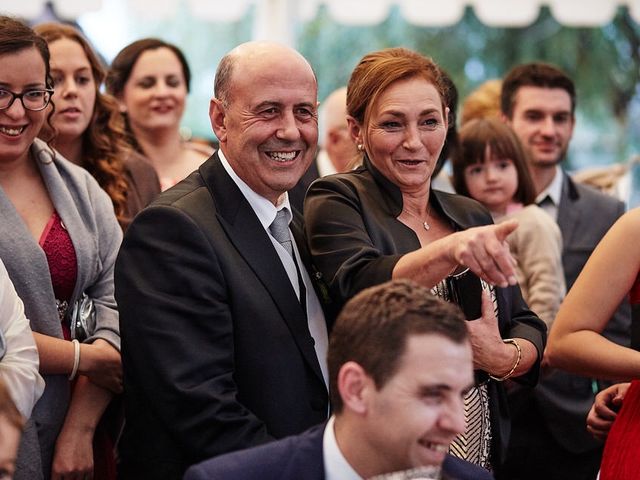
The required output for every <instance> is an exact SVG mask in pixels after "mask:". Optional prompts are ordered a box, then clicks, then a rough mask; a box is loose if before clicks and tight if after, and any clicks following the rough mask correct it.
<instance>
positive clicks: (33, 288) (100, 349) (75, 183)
mask: <svg viewBox="0 0 640 480" xmlns="http://www.w3.org/2000/svg"><path fill="white" fill-rule="evenodd" d="M51 85H52V80H51V76H50V71H49V50H48V48H47V44H46V42H45V41H44V40H43V39H42V38H41V37H39V36H37V35H36V34H35V33H34V32H33V30H31V29H30V28H29V27H27V26H26V25H24V24H22V23H21V22H19V21H17V20H15V19H12V18H10V17H5V16H0V223H1V224H2V228H3V230H2V235H0V259H2V261H3V262H4V264H5V266H6V268H7V271H8V272H9V276H10V277H11V280H12V282H13V283H14V286H15V288H16V291H17V292H18V295H19V296H20V297H21V299H22V301H23V302H24V307H25V314H26V316H27V318H28V319H29V321H30V323H31V328H32V330H33V331H34V338H35V340H36V344H37V347H38V353H39V360H40V373H41V374H42V376H43V377H44V379H45V382H46V387H45V390H44V393H43V395H42V397H41V398H40V400H39V401H38V403H37V404H36V406H35V408H34V410H33V413H32V416H31V418H30V419H29V421H28V422H27V425H26V427H25V431H24V434H23V437H22V440H21V445H20V452H19V455H18V461H17V468H16V474H15V478H16V479H29V480H34V479H49V478H52V479H54V480H57V479H62V478H64V479H65V480H68V479H82V478H97V475H94V461H93V446H92V442H93V440H94V432H95V428H96V425H97V423H98V421H99V420H100V418H101V416H102V414H103V412H104V410H105V408H106V407H107V405H108V404H109V401H110V400H111V398H112V396H113V394H114V393H118V392H120V391H121V389H122V368H121V362H120V353H119V348H120V334H119V327H118V312H117V310H116V304H115V301H114V297H113V266H114V262H115V258H116V254H117V251H118V247H119V245H120V241H121V239H122V230H121V229H120V226H119V225H118V222H117V220H116V217H115V214H114V209H113V204H112V202H111V200H110V198H109V197H108V196H107V194H106V193H105V192H104V191H103V190H102V189H101V188H100V187H99V185H98V183H97V182H96V181H95V180H94V178H93V177H92V176H91V175H90V174H89V173H88V172H87V171H86V170H84V169H82V168H80V167H78V166H76V165H74V164H72V163H71V162H69V161H67V160H65V159H64V158H62V157H61V156H60V155H59V154H54V152H53V150H52V149H51V148H50V147H49V146H48V145H47V144H46V143H45V141H42V140H40V139H38V138H37V135H38V133H39V132H40V131H41V130H42V128H43V126H44V125H45V123H49V117H50V116H51V113H50V110H48V109H47V106H48V105H49V103H50V102H51V100H52V95H53V90H52V89H51ZM51 103H53V102H51ZM53 110H54V111H55V108H53ZM49 126H50V125H49ZM78 307H84V309H80V308H78ZM71 317H73V319H74V321H73V323H72V322H71ZM96 473H97V472H96Z"/></svg>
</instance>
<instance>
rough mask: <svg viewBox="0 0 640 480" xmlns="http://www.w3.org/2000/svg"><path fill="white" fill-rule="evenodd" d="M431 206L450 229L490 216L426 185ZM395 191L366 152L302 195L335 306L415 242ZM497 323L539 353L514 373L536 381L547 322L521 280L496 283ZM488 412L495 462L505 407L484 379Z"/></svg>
mask: <svg viewBox="0 0 640 480" xmlns="http://www.w3.org/2000/svg"><path fill="white" fill-rule="evenodd" d="M430 202H431V208H432V209H433V211H436V210H437V211H438V212H439V213H440V214H441V215H442V216H443V217H444V218H447V219H449V220H450V222H451V225H452V227H453V229H454V230H464V229H466V228H470V227H474V226H478V225H486V224H490V223H493V220H492V219H491V215H490V214H489V212H488V211H487V210H486V209H485V208H484V207H483V206H482V205H480V204H479V203H478V202H476V201H475V200H472V199H470V198H467V197H463V196H460V195H453V194H449V193H444V192H439V191H437V190H432V195H431V199H430ZM401 211H402V194H401V192H400V190H399V189H398V187H396V186H395V185H394V184H393V183H391V182H390V181H389V180H387V179H386V178H385V177H384V176H383V175H382V174H381V173H380V172H379V171H378V170H377V169H376V168H375V167H373V165H372V164H371V162H370V161H369V160H368V159H366V158H365V162H364V166H362V167H360V168H358V169H356V170H353V171H351V172H349V173H344V174H338V175H330V176H328V177H324V178H321V179H319V180H316V181H315V182H314V183H313V184H312V185H311V187H310V188H309V191H308V193H307V198H306V200H305V212H304V215H305V228H306V229H307V238H308V240H309V245H310V250H311V254H312V257H313V261H314V264H315V265H316V266H317V268H318V270H319V271H320V272H321V273H322V275H323V276H324V279H325V281H326V282H327V284H328V285H329V289H330V292H331V295H332V297H333V298H334V300H335V301H336V302H337V304H338V306H340V305H341V304H342V303H344V302H346V301H347V300H348V299H349V298H351V297H352V296H353V295H355V294H356V293H358V292H359V291H361V290H363V289H365V288H368V287H371V286H373V285H378V284H380V283H383V282H386V281H389V280H391V274H392V272H393V268H394V266H395V264H396V263H397V262H398V260H399V259H400V257H402V256H403V255H405V254H407V253H409V252H412V251H414V250H417V249H419V248H420V241H419V240H418V237H417V236H416V235H415V233H414V232H413V230H411V229H410V228H408V227H407V226H405V225H404V224H403V223H401V222H400V221H398V220H397V217H398V215H399V214H400V212H401ZM496 295H497V299H498V309H499V311H498V327H499V329H500V333H501V335H502V337H503V338H515V337H517V338H524V339H527V340H529V341H531V342H532V343H533V344H534V345H535V346H536V348H537V349H538V361H537V362H536V364H535V365H534V366H533V367H532V368H531V370H530V371H529V372H528V373H527V374H526V375H523V376H521V377H518V378H517V379H516V380H517V381H518V382H521V383H525V384H528V385H535V383H536V382H537V378H538V372H539V362H540V359H541V358H542V352H543V350H544V346H545V344H546V326H545V324H544V323H543V322H542V320H540V319H539V318H538V317H537V316H536V315H535V314H534V313H532V312H531V311H530V310H529V309H528V307H527V305H526V304H525V302H524V300H523V299H522V294H521V293H520V288H519V287H517V286H515V287H509V288H497V289H496ZM488 388H489V395H490V408H491V415H492V418H493V422H492V427H493V439H494V442H493V448H492V461H493V463H494V465H499V464H500V462H501V461H502V459H503V453H504V450H505V448H506V442H507V441H508V438H509V432H510V424H509V413H508V409H507V405H506V402H507V400H506V394H505V391H504V387H503V385H502V383H498V382H494V381H490V382H489V387H488Z"/></svg>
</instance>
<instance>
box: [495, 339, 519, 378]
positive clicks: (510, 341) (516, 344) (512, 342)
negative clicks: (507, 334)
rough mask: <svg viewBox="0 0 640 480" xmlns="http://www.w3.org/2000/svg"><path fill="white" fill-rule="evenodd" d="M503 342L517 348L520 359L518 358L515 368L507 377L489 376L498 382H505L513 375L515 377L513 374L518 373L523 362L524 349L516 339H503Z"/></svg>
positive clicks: (512, 368)
mask: <svg viewBox="0 0 640 480" xmlns="http://www.w3.org/2000/svg"><path fill="white" fill-rule="evenodd" d="M502 341H503V342H504V343H510V344H511V345H513V346H514V347H516V350H517V351H518V358H516V363H514V364H513V367H511V370H509V371H508V372H507V374H506V375H503V376H502V377H494V376H493V375H491V374H489V377H490V378H492V379H493V380H495V381H496V382H504V381H505V380H506V379H508V378H509V377H511V375H513V372H515V371H516V368H518V365H520V360H522V349H521V348H520V345H519V344H518V342H516V341H515V339H513V338H504V339H502Z"/></svg>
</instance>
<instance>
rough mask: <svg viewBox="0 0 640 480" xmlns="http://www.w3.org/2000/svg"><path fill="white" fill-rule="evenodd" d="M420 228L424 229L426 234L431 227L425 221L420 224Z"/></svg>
mask: <svg viewBox="0 0 640 480" xmlns="http://www.w3.org/2000/svg"><path fill="white" fill-rule="evenodd" d="M422 226H423V227H424V229H425V230H426V231H427V232H428V231H429V229H430V228H431V226H430V225H429V224H428V223H427V222H426V221H424V222H422Z"/></svg>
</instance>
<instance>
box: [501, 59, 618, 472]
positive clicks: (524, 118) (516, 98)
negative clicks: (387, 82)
mask: <svg viewBox="0 0 640 480" xmlns="http://www.w3.org/2000/svg"><path fill="white" fill-rule="evenodd" d="M501 108H502V113H503V116H504V118H505V120H506V121H507V123H509V124H510V125H511V126H512V127H513V129H514V131H515V132H516V134H517V135H518V137H519V138H520V140H521V141H522V143H523V145H524V146H525V148H526V149H527V150H528V153H529V167H530V171H531V174H532V177H533V180H534V183H535V186H536V190H537V194H538V197H537V199H536V201H537V203H538V204H539V205H540V206H541V207H542V208H543V209H545V210H546V211H547V212H549V214H550V215H551V216H553V218H555V219H556V221H557V222H558V226H559V227H560V230H561V232H562V236H563V253H562V263H563V267H564V275H565V279H566V284H567V289H570V288H571V286H572V285H573V283H574V282H575V280H576V278H577V277H578V275H579V273H580V271H581V270H582V268H583V266H584V264H585V263H586V261H587V259H588V258H589V255H591V252H592V251H593V250H594V248H595V246H596V245H597V244H598V242H599V241H600V239H601V238H602V237H603V236H604V234H605V233H606V232H607V230H608V229H609V228H610V227H611V225H613V223H614V222H615V221H616V219H617V218H618V217H619V216H620V215H622V213H623V212H624V204H623V203H622V202H620V201H618V200H616V199H614V198H612V197H609V196H607V195H604V194H602V193H600V192H598V191H596V190H594V189H592V188H590V187H587V186H585V185H581V184H579V183H575V182H574V181H573V180H572V179H571V178H570V177H569V176H568V175H567V174H566V173H565V172H563V171H562V169H561V168H560V166H559V164H560V162H561V161H562V160H563V159H564V158H565V156H566V152H567V149H568V146H569V141H570V140H571V135H572V133H573V127H574V124H575V116H574V111H575V87H574V85H573V82H572V80H571V79H570V78H569V77H568V76H567V75H566V74H565V73H564V72H562V71H561V70H560V69H558V68H557V67H555V66H552V65H548V64H544V63H531V64H525V65H519V66H517V67H515V68H513V69H512V70H511V71H510V72H509V73H508V74H507V76H506V77H505V78H504V80H503V83H502V93H501ZM629 329H630V307H629V305H628V303H626V302H625V303H624V304H623V305H621V306H620V308H619V309H618V311H617V312H616V313H615V315H614V316H613V317H612V319H611V321H610V322H609V324H608V325H607V328H606V329H605V331H604V332H603V333H604V335H605V336H606V337H607V338H609V339H611V340H613V341H615V342H617V343H619V344H622V345H627V346H628V344H629V334H630V331H629ZM608 385H609V383H607V382H603V381H600V380H598V379H591V378H586V377H581V376H577V375H572V374H569V373H567V372H565V371H562V370H559V369H556V370H553V371H551V372H549V373H548V374H547V375H544V376H542V377H541V379H540V382H539V383H538V386H537V387H536V388H535V389H534V391H527V390H517V391H513V392H512V393H511V395H510V406H511V407H512V408H511V410H512V429H513V430H512V435H511V438H512V441H511V445H510V450H509V454H508V457H507V465H506V466H505V474H504V478H509V479H528V478H531V479H533V478H536V479H538V478H545V479H552V480H553V479H563V480H567V479H584V480H592V479H594V478H595V477H596V474H597V471H598V467H599V465H600V457H601V454H602V443H601V442H600V441H598V440H595V439H594V438H593V437H591V435H589V434H588V433H587V431H586V427H585V419H586V416H587V413H588V411H589V409H590V407H591V405H592V404H593V400H594V396H595V394H596V393H598V391H599V390H601V389H602V388H604V387H606V386H608Z"/></svg>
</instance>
